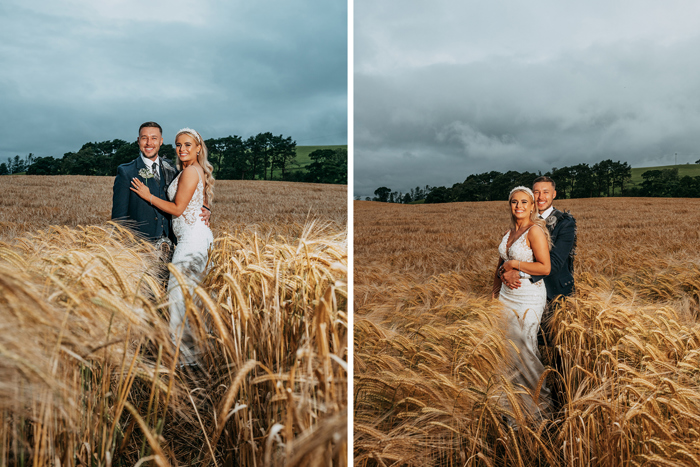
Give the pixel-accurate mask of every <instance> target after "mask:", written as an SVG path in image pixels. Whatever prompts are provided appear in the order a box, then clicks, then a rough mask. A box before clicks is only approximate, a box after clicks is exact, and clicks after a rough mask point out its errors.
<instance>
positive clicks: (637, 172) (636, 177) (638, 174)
mask: <svg viewBox="0 0 700 467" xmlns="http://www.w3.org/2000/svg"><path fill="white" fill-rule="evenodd" d="M664 169H678V176H679V177H684V176H686V175H688V176H689V177H697V176H699V175H700V164H679V165H663V166H659V167H632V184H633V185H634V186H642V182H643V181H644V179H643V178H642V174H643V173H644V172H646V171H648V170H664Z"/></svg>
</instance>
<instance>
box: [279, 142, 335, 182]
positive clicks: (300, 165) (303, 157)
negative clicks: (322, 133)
mask: <svg viewBox="0 0 700 467" xmlns="http://www.w3.org/2000/svg"><path fill="white" fill-rule="evenodd" d="M347 148H348V145H347V144H336V145H329V146H297V148H296V149H297V159H296V164H293V165H290V166H289V168H288V169H287V170H288V171H289V172H295V171H297V170H302V169H304V168H305V167H306V166H307V165H309V164H311V159H309V155H310V154H311V153H312V152H314V151H316V150H317V149H347ZM280 174H281V172H280V170H278V169H276V170H275V171H274V173H273V177H276V176H278V175H280Z"/></svg>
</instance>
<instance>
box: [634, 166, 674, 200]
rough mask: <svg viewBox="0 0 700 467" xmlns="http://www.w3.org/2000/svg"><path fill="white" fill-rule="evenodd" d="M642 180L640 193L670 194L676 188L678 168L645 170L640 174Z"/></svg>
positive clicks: (650, 194)
mask: <svg viewBox="0 0 700 467" xmlns="http://www.w3.org/2000/svg"><path fill="white" fill-rule="evenodd" d="M642 178H643V179H644V181H643V182H642V189H641V191H640V194H641V195H642V196H652V197H663V196H672V194H673V193H674V192H676V190H677V189H678V185H679V182H680V180H679V177H678V168H674V169H660V170H659V169H654V170H647V171H646V172H644V173H643V174H642Z"/></svg>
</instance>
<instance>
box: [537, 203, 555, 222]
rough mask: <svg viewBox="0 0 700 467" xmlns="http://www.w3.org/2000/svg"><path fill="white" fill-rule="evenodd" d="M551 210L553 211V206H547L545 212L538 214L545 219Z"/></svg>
mask: <svg viewBox="0 0 700 467" xmlns="http://www.w3.org/2000/svg"><path fill="white" fill-rule="evenodd" d="M552 212H554V206H550V207H548V208H547V210H546V211H545V212H543V213H542V214H540V216H541V217H542V219H546V218H548V217H549V216H550V214H552Z"/></svg>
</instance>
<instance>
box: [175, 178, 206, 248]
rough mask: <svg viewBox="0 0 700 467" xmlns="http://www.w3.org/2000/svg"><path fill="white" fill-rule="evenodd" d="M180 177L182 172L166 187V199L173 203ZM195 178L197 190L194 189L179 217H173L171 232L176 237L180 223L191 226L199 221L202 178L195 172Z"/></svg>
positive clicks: (202, 197)
mask: <svg viewBox="0 0 700 467" xmlns="http://www.w3.org/2000/svg"><path fill="white" fill-rule="evenodd" d="M180 175H182V172H180V173H179V174H177V177H175V180H173V182H172V183H171V184H170V186H169V187H168V197H169V198H170V199H171V200H173V201H174V200H175V194H176V193H177V186H178V183H179V182H180ZM197 176H199V182H197V188H195V190H194V193H193V194H192V199H190V202H189V203H188V204H187V207H186V208H185V210H184V211H183V213H182V214H181V215H180V216H177V217H173V230H174V231H175V235H176V236H177V237H180V235H181V232H182V223H184V224H187V225H189V226H193V225H195V223H196V222H197V221H198V220H199V221H201V218H200V217H199V214H200V212H201V210H202V206H203V205H204V182H202V176H201V175H200V174H199V171H197Z"/></svg>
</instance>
